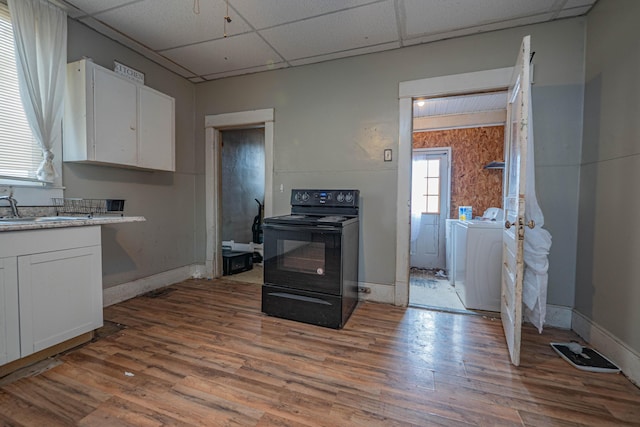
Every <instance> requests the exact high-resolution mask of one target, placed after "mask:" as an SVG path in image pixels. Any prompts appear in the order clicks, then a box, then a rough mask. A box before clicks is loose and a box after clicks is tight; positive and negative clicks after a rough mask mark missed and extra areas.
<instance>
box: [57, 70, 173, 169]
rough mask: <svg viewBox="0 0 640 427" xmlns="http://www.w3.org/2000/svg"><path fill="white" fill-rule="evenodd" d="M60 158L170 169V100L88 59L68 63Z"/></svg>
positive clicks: (171, 108) (171, 155)
mask: <svg viewBox="0 0 640 427" xmlns="http://www.w3.org/2000/svg"><path fill="white" fill-rule="evenodd" d="M63 159H64V161H67V162H89V163H101V164H108V165H113V166H123V167H135V168H143V169H154V170H163V171H175V100H174V99H173V98H172V97H170V96H167V95H165V94H163V93H160V92H158V91H156V90H154V89H151V88H149V87H146V86H144V85H141V84H137V83H134V82H132V81H130V80H128V79H126V78H124V77H122V76H120V75H118V74H116V73H114V72H112V71H110V70H107V69H105V68H102V67H100V66H98V65H96V64H94V63H93V62H91V61H90V60H86V59H83V60H80V61H76V62H72V63H70V64H67V92H66V97H65V115H64V146H63Z"/></svg>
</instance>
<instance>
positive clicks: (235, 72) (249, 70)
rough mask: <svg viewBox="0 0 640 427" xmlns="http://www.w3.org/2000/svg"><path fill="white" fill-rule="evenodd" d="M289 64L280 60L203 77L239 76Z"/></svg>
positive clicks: (213, 78) (207, 78)
mask: <svg viewBox="0 0 640 427" xmlns="http://www.w3.org/2000/svg"><path fill="white" fill-rule="evenodd" d="M288 66H289V65H288V64H287V63H286V62H280V63H277V64H269V65H260V66H258V67H250V68H243V69H240V70H231V71H224V72H222V73H214V74H207V75H206V76H203V77H204V78H205V79H206V80H215V79H221V78H224V77H231V76H239V75H242V74H251V73H260V72H262V71H270V70H276V69H279V68H285V67H288Z"/></svg>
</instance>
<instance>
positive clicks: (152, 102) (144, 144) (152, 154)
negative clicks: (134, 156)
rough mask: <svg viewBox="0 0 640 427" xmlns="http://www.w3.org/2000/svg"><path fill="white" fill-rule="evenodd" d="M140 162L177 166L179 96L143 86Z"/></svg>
mask: <svg viewBox="0 0 640 427" xmlns="http://www.w3.org/2000/svg"><path fill="white" fill-rule="evenodd" d="M139 103H140V104H139V105H140V110H139V114H140V116H139V124H138V129H139V130H140V132H139V134H138V138H139V139H138V165H139V166H140V167H143V168H149V169H159V170H166V171H174V170H175V160H174V158H175V154H174V153H175V148H174V147H175V100H174V99H173V98H171V97H170V96H167V95H165V94H162V93H160V92H156V91H155V90H153V89H150V88H146V87H139Z"/></svg>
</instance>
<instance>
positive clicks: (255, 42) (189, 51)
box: [162, 33, 282, 76]
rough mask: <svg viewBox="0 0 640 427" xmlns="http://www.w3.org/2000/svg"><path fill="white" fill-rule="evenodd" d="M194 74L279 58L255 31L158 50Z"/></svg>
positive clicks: (250, 65)
mask: <svg viewBox="0 0 640 427" xmlns="http://www.w3.org/2000/svg"><path fill="white" fill-rule="evenodd" d="M162 54H163V55H164V56H166V57H167V58H169V59H171V60H172V61H175V62H177V63H179V64H181V65H183V66H184V67H186V68H188V69H189V70H191V71H193V72H194V73H196V74H197V75H200V76H204V75H208V74H216V73H222V72H226V71H231V70H241V69H244V68H251V67H258V66H264V67H268V66H269V65H270V64H277V63H280V62H282V59H281V58H280V56H278V54H277V53H276V52H274V51H273V49H271V48H270V47H269V46H268V45H267V44H266V43H265V42H264V41H263V40H262V39H261V38H260V37H259V36H258V35H257V34H256V33H246V34H241V35H238V36H233V37H228V38H226V39H219V40H213V41H209V42H204V43H199V44H195V45H190V46H184V47H179V48H176V49H170V50H166V51H164V52H162Z"/></svg>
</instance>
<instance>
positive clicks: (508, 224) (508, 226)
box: [504, 221, 513, 229]
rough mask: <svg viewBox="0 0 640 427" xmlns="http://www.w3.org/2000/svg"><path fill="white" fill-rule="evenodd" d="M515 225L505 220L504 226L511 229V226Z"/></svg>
mask: <svg viewBox="0 0 640 427" xmlns="http://www.w3.org/2000/svg"><path fill="white" fill-rule="evenodd" d="M512 225H513V223H511V222H509V221H505V222H504V228H506V229H509V228H511V226H512Z"/></svg>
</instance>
